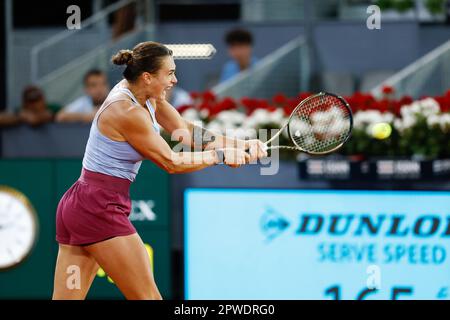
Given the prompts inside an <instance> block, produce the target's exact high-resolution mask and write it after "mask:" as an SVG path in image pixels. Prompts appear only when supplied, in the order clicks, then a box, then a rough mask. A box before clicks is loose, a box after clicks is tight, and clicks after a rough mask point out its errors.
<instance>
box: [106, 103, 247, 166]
mask: <svg viewBox="0 0 450 320" xmlns="http://www.w3.org/2000/svg"><path fill="white" fill-rule="evenodd" d="M117 103H120V104H124V106H122V107H123V108H120V109H121V110H122V111H123V112H120V113H121V115H120V120H119V121H116V122H115V125H114V127H115V129H116V130H117V131H118V132H119V133H120V134H121V135H122V136H123V138H124V139H125V140H126V141H127V142H128V143H129V144H130V145H131V146H133V148H134V149H136V151H138V152H139V153H140V154H141V155H142V156H143V157H144V158H146V159H149V160H151V161H153V162H154V163H155V164H156V165H158V166H159V167H160V168H162V169H163V170H165V171H167V172H169V173H188V172H193V171H198V170H202V169H204V168H207V167H209V166H212V165H215V164H217V163H219V161H220V160H219V158H218V156H217V152H216V151H215V150H210V151H203V152H174V151H172V149H171V148H170V146H169V145H168V144H167V142H166V141H165V140H164V139H163V138H162V137H161V136H160V135H159V134H157V133H156V132H155V131H154V129H153V127H152V126H151V124H150V123H149V121H151V120H150V115H149V114H148V112H147V111H146V110H145V109H143V108H139V107H135V106H133V107H129V106H127V103H128V102H124V101H120V102H117ZM224 158H225V160H224V162H225V163H226V164H228V165H230V166H234V167H237V166H240V165H243V164H245V163H247V162H248V160H249V155H248V154H247V153H246V152H243V151H241V150H237V149H225V152H224Z"/></svg>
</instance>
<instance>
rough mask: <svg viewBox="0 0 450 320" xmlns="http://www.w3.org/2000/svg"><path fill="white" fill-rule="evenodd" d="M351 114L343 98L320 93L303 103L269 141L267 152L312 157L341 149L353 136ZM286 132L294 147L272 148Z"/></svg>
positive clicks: (266, 143) (266, 144)
mask: <svg viewBox="0 0 450 320" xmlns="http://www.w3.org/2000/svg"><path fill="white" fill-rule="evenodd" d="M352 127H353V117H352V111H351V109H350V106H349V105H348V103H347V102H346V101H345V100H344V99H343V98H342V97H340V96H337V95H334V94H331V93H325V92H321V93H318V94H315V95H313V96H310V97H308V98H306V99H305V100H303V101H302V102H300V103H299V104H298V105H297V107H296V108H295V109H294V111H293V112H292V114H291V116H290V117H289V120H288V121H287V123H286V124H285V125H284V126H283V127H282V128H281V129H280V130H279V131H278V132H277V133H276V134H275V135H274V136H273V137H272V138H271V139H270V140H268V141H267V142H265V146H266V150H270V149H289V150H296V151H302V152H305V153H308V154H311V155H321V154H328V153H331V152H334V151H336V150H338V149H339V148H340V147H342V146H343V145H344V143H345V142H346V141H347V140H348V138H349V137H350V134H351V132H352ZM285 129H287V132H288V135H289V139H290V140H291V141H292V143H293V146H269V144H271V143H272V142H273V141H274V140H275V139H277V138H278V137H279V136H280V134H281V133H282V132H283V130H285Z"/></svg>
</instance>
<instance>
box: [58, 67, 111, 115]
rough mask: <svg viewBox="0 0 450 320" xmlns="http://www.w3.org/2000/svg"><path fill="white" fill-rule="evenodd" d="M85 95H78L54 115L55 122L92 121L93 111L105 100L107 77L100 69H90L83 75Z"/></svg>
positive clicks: (107, 89) (107, 87)
mask: <svg viewBox="0 0 450 320" xmlns="http://www.w3.org/2000/svg"><path fill="white" fill-rule="evenodd" d="M84 91H85V95H84V96H81V97H79V98H78V99H76V100H75V101H73V102H72V103H70V104H69V105H67V106H66V107H64V109H62V110H61V111H59V112H58V114H57V115H56V121H57V122H92V120H93V119H94V116H95V113H96V112H97V110H98V109H99V108H100V106H101V105H102V103H103V101H105V99H106V97H107V95H108V91H109V85H108V79H107V78H106V74H105V73H104V72H103V71H101V70H97V69H94V70H90V71H89V72H88V73H86V75H85V76H84Z"/></svg>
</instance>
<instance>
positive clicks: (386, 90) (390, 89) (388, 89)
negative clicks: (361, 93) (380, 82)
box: [381, 86, 394, 94]
mask: <svg viewBox="0 0 450 320" xmlns="http://www.w3.org/2000/svg"><path fill="white" fill-rule="evenodd" d="M381 90H382V92H383V93H384V94H392V93H394V88H393V87H391V86H383V88H382V89H381Z"/></svg>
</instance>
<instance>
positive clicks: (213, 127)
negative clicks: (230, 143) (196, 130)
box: [206, 120, 225, 134]
mask: <svg viewBox="0 0 450 320" xmlns="http://www.w3.org/2000/svg"><path fill="white" fill-rule="evenodd" d="M206 129H208V130H210V131H212V132H213V133H216V134H222V133H223V132H224V131H225V130H224V129H225V128H224V127H223V125H222V124H221V123H220V122H219V121H215V120H213V121H211V122H210V123H208V124H207V125H206Z"/></svg>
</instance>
